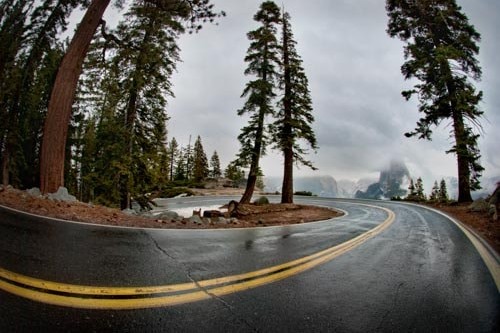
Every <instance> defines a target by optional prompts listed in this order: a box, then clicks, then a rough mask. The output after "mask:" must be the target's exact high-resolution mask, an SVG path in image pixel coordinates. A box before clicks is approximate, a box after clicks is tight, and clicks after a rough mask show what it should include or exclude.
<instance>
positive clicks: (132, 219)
mask: <svg viewBox="0 0 500 333" xmlns="http://www.w3.org/2000/svg"><path fill="white" fill-rule="evenodd" d="M194 192H195V193H196V194H197V195H241V190H239V189H215V190H195V191H194ZM0 204H1V205H4V206H8V207H11V208H14V209H17V210H21V211H25V212H28V213H32V214H37V215H42V216H50V217H54V218H59V219H64V220H71V221H79V222H87V223H95V224H104V225H113V226H124V227H142V228H164V229H212V228H244V227H256V226H259V227H262V226H272V225H287V224H296V223H305V222H311V221H319V220H326V219H329V218H332V217H337V216H340V215H342V213H340V212H338V211H335V210H332V209H328V208H324V207H316V206H306V205H295V204H285V205H282V204H268V205H253V204H250V205H244V206H241V205H240V206H239V207H238V212H239V214H238V216H237V218H229V217H226V218H222V219H220V220H219V219H217V218H214V219H206V218H204V219H201V223H200V220H198V223H197V222H196V219H195V220H193V219H189V218H182V219H178V220H164V219H155V218H147V217H142V216H134V215H128V214H125V213H123V212H122V211H120V210H118V209H113V208H108V207H104V206H99V205H92V204H86V203H82V202H64V201H54V200H49V199H46V198H44V197H39V196H38V197H37V196H32V195H30V194H28V193H27V192H26V191H21V190H17V189H13V188H9V187H8V188H5V189H4V188H3V187H1V188H0ZM432 207H433V208H436V209H438V210H441V211H443V212H445V213H447V214H449V215H451V216H453V217H454V218H456V219H457V220H459V221H461V222H462V223H464V224H465V225H467V226H469V227H470V228H472V229H473V230H474V231H476V232H477V233H478V234H479V235H480V236H481V237H483V238H484V239H486V240H487V241H488V243H489V244H490V245H491V246H492V247H493V248H494V249H495V250H496V251H497V253H500V222H499V221H493V219H492V217H491V216H489V215H488V214H486V213H479V212H471V211H470V210H469V207H468V205H432Z"/></svg>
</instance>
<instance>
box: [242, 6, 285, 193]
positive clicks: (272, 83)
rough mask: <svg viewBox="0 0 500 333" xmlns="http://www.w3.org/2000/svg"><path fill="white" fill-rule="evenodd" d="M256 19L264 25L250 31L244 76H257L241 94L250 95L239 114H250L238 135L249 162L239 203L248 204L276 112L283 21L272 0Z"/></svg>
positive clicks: (244, 162) (243, 155) (243, 161)
mask: <svg viewBox="0 0 500 333" xmlns="http://www.w3.org/2000/svg"><path fill="white" fill-rule="evenodd" d="M254 20H255V21H257V22H259V23H260V24H261V26H260V27H259V28H257V29H256V30H253V31H250V32H249V33H248V39H249V40H250V47H249V48H248V51H247V56H246V57H245V61H246V62H247V63H248V67H247V69H246V70H245V75H252V76H253V77H254V79H253V80H252V81H250V82H248V83H247V85H246V87H245V89H244V90H243V94H242V95H241V97H247V100H246V102H245V104H244V106H243V108H242V109H240V110H238V115H240V116H242V115H244V114H248V115H249V116H250V120H249V122H248V125H247V126H245V127H243V128H242V129H241V133H240V135H239V136H238V140H239V141H240V144H241V148H240V151H239V154H238V161H239V163H240V164H242V165H245V166H247V165H250V171H249V174H248V179H247V185H246V189H245V193H244V194H243V196H242V198H241V200H240V202H241V203H249V202H250V200H251V199H252V195H253V192H254V189H255V184H256V183H257V177H258V176H259V173H260V169H259V161H260V157H261V156H262V154H264V153H265V148H266V145H267V136H266V133H265V124H264V121H265V118H266V116H268V115H272V114H274V109H273V106H272V103H273V100H274V98H275V96H276V94H275V89H276V80H277V76H278V67H279V64H280V60H279V45H278V41H277V38H276V34H277V25H278V24H279V23H280V21H281V19H280V10H279V8H278V6H276V4H275V3H274V2H272V1H266V2H263V3H262V4H261V6H260V9H259V11H258V12H257V13H256V14H255V16H254Z"/></svg>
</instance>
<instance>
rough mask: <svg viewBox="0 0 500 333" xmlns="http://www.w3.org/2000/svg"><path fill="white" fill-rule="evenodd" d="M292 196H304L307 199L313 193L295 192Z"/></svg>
mask: <svg viewBox="0 0 500 333" xmlns="http://www.w3.org/2000/svg"><path fill="white" fill-rule="evenodd" d="M294 195H304V196H307V197H312V196H313V193H312V192H310V191H297V192H295V193H294Z"/></svg>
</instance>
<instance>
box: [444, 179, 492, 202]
mask: <svg viewBox="0 0 500 333" xmlns="http://www.w3.org/2000/svg"><path fill="white" fill-rule="evenodd" d="M444 181H445V182H446V189H447V190H448V195H449V197H450V199H454V200H456V199H457V198H458V178H457V177H444ZM480 181H481V187H482V188H481V189H480V190H479V191H474V192H472V193H471V196H472V199H474V200H476V199H479V198H486V197H487V196H488V195H490V194H491V193H493V191H494V190H495V188H496V184H497V182H498V181H500V176H498V177H481V179H480ZM438 182H439V180H438Z"/></svg>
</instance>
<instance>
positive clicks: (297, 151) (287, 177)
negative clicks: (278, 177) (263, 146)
mask: <svg viewBox="0 0 500 333" xmlns="http://www.w3.org/2000/svg"><path fill="white" fill-rule="evenodd" d="M282 23H283V26H282V38H281V55H282V58H281V68H282V75H281V77H280V84H279V87H280V88H281V89H282V90H283V91H284V94H283V97H282V98H281V100H280V102H279V110H278V113H277V117H276V120H275V122H274V124H273V125H272V128H273V130H272V132H273V135H274V138H275V140H274V141H275V142H276V147H277V148H278V149H279V150H281V151H282V152H283V157H284V172H283V186H282V190H281V203H292V202H293V165H294V162H296V163H297V164H302V165H305V166H307V167H310V168H311V169H313V170H316V168H315V167H314V166H313V165H312V163H311V162H310V161H307V160H306V159H305V158H304V156H303V155H304V154H305V153H306V150H305V149H304V148H303V147H302V146H301V145H300V142H299V141H305V142H306V143H307V144H308V145H309V146H310V147H311V148H312V149H314V150H316V149H317V143H316V136H315V134H314V131H313V129H312V127H311V124H312V122H313V121H314V117H313V115H312V101H311V96H310V92H309V87H308V80H307V76H306V74H305V71H304V68H303V67H302V60H301V58H300V56H299V54H298V53H297V50H296V48H295V45H296V44H297V43H296V41H295V40H294V38H293V33H292V29H291V25H290V15H289V14H288V13H286V12H284V13H283V18H282Z"/></svg>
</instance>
